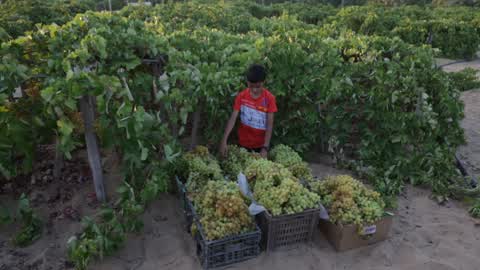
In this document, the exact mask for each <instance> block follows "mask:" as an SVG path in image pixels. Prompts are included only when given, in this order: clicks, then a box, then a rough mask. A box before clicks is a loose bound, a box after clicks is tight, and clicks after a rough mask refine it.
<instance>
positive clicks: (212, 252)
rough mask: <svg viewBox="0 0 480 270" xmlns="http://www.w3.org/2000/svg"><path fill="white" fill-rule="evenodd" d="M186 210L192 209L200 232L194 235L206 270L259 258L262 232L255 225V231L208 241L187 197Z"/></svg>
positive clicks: (200, 259)
mask: <svg viewBox="0 0 480 270" xmlns="http://www.w3.org/2000/svg"><path fill="white" fill-rule="evenodd" d="M185 203H186V209H190V211H191V215H192V218H193V222H195V224H196V225H197V229H198V232H197V233H196V234H195V235H194V239H195V243H196V245H197V256H198V259H199V261H200V264H201V265H202V267H203V268H204V269H212V268H217V267H221V266H227V265H231V264H234V263H238V262H242V261H245V260H248V259H252V258H255V257H257V256H258V255H259V254H260V239H261V237H262V232H261V230H260V228H259V227H258V226H257V225H255V230H253V231H251V232H247V233H243V234H239V235H232V236H228V237H225V238H222V239H218V240H207V239H206V237H205V233H204V232H203V227H202V224H201V223H200V220H199V218H198V216H197V214H196V212H195V208H194V207H193V204H192V202H191V201H190V200H189V199H188V197H185Z"/></svg>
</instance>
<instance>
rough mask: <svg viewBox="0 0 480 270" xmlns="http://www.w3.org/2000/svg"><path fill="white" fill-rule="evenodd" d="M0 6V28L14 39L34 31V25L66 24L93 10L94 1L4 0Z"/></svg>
mask: <svg viewBox="0 0 480 270" xmlns="http://www.w3.org/2000/svg"><path fill="white" fill-rule="evenodd" d="M0 6H1V8H0V28H3V29H4V30H5V31H6V33H8V35H10V36H11V37H13V38H16V37H18V36H21V35H22V34H24V33H25V32H26V31H31V30H34V28H35V25H36V24H51V23H56V24H63V23H66V22H67V21H69V20H70V19H72V18H73V17H74V16H75V15H76V14H77V13H83V12H85V11H87V10H92V9H94V8H95V1H93V0H68V1H63V0H5V1H2V3H1V4H0ZM0 40H1V38H0Z"/></svg>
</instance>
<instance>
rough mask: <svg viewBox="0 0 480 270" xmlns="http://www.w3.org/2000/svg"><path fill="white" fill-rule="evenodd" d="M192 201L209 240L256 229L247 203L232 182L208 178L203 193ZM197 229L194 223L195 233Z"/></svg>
mask: <svg viewBox="0 0 480 270" xmlns="http://www.w3.org/2000/svg"><path fill="white" fill-rule="evenodd" d="M193 203H194V205H195V210H196V211H197V214H198V216H199V219H200V224H201V225H202V227H203V231H204V233H205V237H206V238H207V240H215V239H220V238H224V237H226V236H229V235H236V234H241V233H245V232H249V231H252V230H253V229H254V228H255V223H254V220H253V218H252V216H250V214H249V212H248V206H247V205H246V204H245V202H244V200H243V197H242V195H241V193H240V190H239V189H238V187H237V185H236V184H235V183H233V182H228V181H209V182H208V183H207V184H206V186H205V188H204V189H203V192H202V196H195V200H194V202H193ZM194 224H195V223H194ZM196 231H197V228H196V226H195V225H192V233H196Z"/></svg>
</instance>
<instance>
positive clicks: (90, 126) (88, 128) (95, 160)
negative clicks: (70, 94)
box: [80, 96, 106, 202]
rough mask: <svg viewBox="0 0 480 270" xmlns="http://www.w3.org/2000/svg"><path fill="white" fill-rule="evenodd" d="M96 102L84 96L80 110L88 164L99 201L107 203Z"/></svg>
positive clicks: (90, 97)
mask: <svg viewBox="0 0 480 270" xmlns="http://www.w3.org/2000/svg"><path fill="white" fill-rule="evenodd" d="M94 104H95V100H94V98H93V97H92V96H83V97H82V99H81V100H80V110H81V111H82V115H83V122H84V125H85V142H86V143H87V153H88V163H89V164H90V169H91V170H92V175H93V182H94V184H95V193H96V195H97V200H98V201H100V202H105V201H106V196H105V188H104V184H103V171H102V163H101V158H100V150H99V148H98V143H97V137H96V136H95V129H94V123H95V105H94Z"/></svg>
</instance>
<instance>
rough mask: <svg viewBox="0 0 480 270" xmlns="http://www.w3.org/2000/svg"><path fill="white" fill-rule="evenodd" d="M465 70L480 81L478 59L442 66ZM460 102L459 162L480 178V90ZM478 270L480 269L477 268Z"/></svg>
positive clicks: (475, 90) (450, 69) (443, 62)
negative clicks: (462, 133)
mask: <svg viewBox="0 0 480 270" xmlns="http://www.w3.org/2000/svg"><path fill="white" fill-rule="evenodd" d="M438 63H439V64H440V65H441V64H445V63H449V62H448V60H446V59H440V60H439V61H438ZM465 68H473V69H476V70H479V72H478V77H479V79H480V59H477V60H475V61H470V62H464V63H457V64H450V65H447V66H444V67H443V69H444V70H445V71H447V72H457V71H461V70H463V69H465ZM461 99H462V101H463V102H464V104H465V118H464V119H463V121H462V127H463V129H464V130H465V139H466V141H467V144H466V145H464V146H462V147H460V148H459V149H458V154H459V156H460V158H461V160H462V161H463V162H464V163H465V164H466V165H467V170H468V171H469V173H470V174H473V175H475V177H476V178H477V179H479V178H480V89H472V90H470V91H466V92H463V93H462V97H461ZM479 268H480V267H479Z"/></svg>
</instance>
